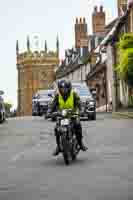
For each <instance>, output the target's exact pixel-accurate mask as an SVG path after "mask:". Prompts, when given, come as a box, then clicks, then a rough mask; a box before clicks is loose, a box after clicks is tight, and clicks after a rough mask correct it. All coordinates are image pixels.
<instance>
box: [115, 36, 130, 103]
mask: <svg viewBox="0 0 133 200" xmlns="http://www.w3.org/2000/svg"><path fill="white" fill-rule="evenodd" d="M118 49H119V64H118V66H117V67H116V70H117V72H118V75H119V77H120V79H121V80H122V82H123V91H124V92H125V94H126V91H127V89H126V88H127V86H128V93H129V95H128V101H129V102H128V104H129V105H133V34H131V33H125V34H124V35H123V37H122V38H121V39H120V41H119V43H118ZM125 83H126V84H127V86H126V85H125Z"/></svg>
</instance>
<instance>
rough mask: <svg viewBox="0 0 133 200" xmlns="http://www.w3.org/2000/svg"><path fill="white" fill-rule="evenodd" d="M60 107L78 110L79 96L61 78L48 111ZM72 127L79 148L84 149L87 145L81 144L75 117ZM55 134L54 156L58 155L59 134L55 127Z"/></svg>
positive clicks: (70, 85)
mask: <svg viewBox="0 0 133 200" xmlns="http://www.w3.org/2000/svg"><path fill="white" fill-rule="evenodd" d="M62 109H72V110H74V111H75V112H76V111H78V110H80V97H79V95H78V94H77V93H76V91H74V90H73V89H72V84H71V82H70V81H68V80H61V81H59V82H58V93H57V94H56V95H55V97H54V99H53V102H52V104H51V108H50V110H49V113H51V112H54V111H57V110H62ZM73 123H74V129H75V130H76V131H75V132H76V137H77V141H78V144H79V146H80V149H81V150H82V151H86V150H87V147H86V146H85V145H84V144H83V140H82V138H83V136H82V126H81V123H80V120H79V119H78V118H76V119H75V120H74V122H73ZM55 136H56V144H57V147H56V149H55V151H54V153H53V155H54V156H56V155H58V154H59V152H60V135H59V133H58V131H57V129H56V127H55Z"/></svg>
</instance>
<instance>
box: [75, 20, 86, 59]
mask: <svg viewBox="0 0 133 200" xmlns="http://www.w3.org/2000/svg"><path fill="white" fill-rule="evenodd" d="M75 47H76V49H77V50H78V51H79V52H81V50H82V52H83V54H84V55H85V54H86V53H87V52H88V30H87V23H86V21H85V18H83V19H82V18H80V19H78V18H76V23H75ZM81 56H82V55H81Z"/></svg>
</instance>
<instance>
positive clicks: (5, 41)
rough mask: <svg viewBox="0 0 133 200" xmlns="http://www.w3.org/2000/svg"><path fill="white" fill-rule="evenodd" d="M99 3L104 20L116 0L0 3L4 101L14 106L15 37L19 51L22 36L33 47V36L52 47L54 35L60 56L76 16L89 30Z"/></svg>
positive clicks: (112, 12) (68, 42)
mask: <svg viewBox="0 0 133 200" xmlns="http://www.w3.org/2000/svg"><path fill="white" fill-rule="evenodd" d="M100 4H103V6H104V8H105V10H106V12H107V21H110V20H111V19H112V18H114V17H115V16H116V6H117V1H116V0H111V1H109V0H57V1H55V0H37V1H33V0H4V1H2V3H1V5H0V25H1V30H0V55H1V57H0V90H4V92H5V96H4V97H5V100H8V101H10V102H11V103H13V105H14V106H15V107H16V105H17V70H16V52H15V48H16V40H17V39H18V40H19V46H20V50H21V52H22V51H24V50H25V48H26V37H27V35H29V36H30V40H31V43H32V47H33V48H34V43H35V40H34V37H35V36H36V35H37V36H38V38H39V46H40V47H41V48H42V49H43V48H44V41H45V40H47V43H48V49H50V50H55V48H56V35H57V34H58V36H59V41H60V58H62V57H63V55H64V50H65V49H67V48H71V47H72V46H73V45H74V23H75V18H76V17H85V18H86V21H87V23H88V32H89V33H91V13H92V11H93V7H94V5H100Z"/></svg>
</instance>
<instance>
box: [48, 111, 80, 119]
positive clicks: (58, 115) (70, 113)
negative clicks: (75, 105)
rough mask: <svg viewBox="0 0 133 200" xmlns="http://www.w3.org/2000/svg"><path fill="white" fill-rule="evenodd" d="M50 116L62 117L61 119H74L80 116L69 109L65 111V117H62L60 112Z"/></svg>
mask: <svg viewBox="0 0 133 200" xmlns="http://www.w3.org/2000/svg"><path fill="white" fill-rule="evenodd" d="M51 116H53V117H62V118H65V117H69V116H70V117H74V116H80V114H78V113H75V112H74V111H73V110H71V109H66V115H63V114H62V111H57V112H53V113H52V114H51Z"/></svg>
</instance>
